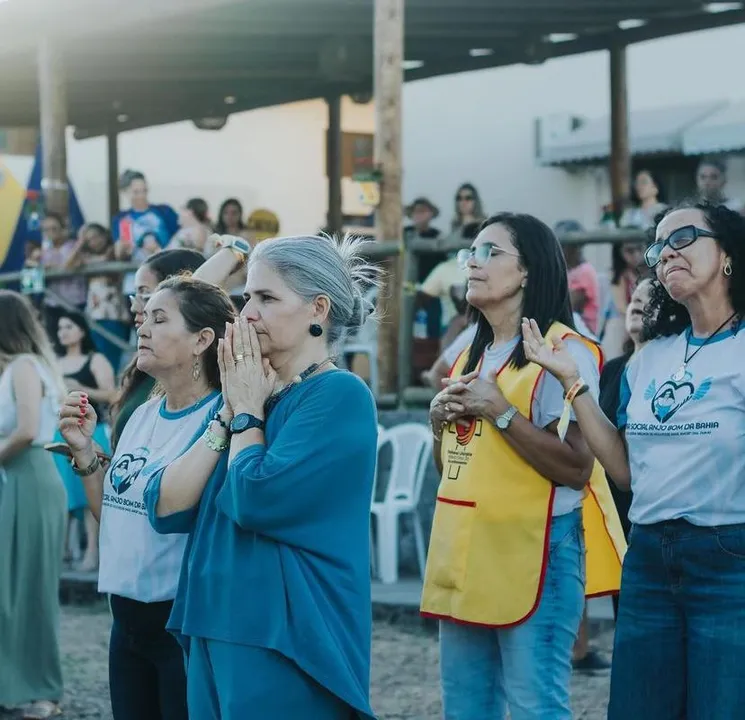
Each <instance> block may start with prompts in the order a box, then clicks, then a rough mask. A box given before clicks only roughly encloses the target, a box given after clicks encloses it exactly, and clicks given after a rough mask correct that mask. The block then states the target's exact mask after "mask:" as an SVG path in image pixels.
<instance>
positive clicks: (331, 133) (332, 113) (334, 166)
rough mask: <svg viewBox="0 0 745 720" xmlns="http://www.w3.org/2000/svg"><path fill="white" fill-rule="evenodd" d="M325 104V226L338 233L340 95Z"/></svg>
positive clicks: (340, 212)
mask: <svg viewBox="0 0 745 720" xmlns="http://www.w3.org/2000/svg"><path fill="white" fill-rule="evenodd" d="M326 105H327V107H328V114H329V117H328V129H327V130H326V176H327V178H328V189H329V198H328V214H327V216H326V226H327V229H328V231H329V232H332V233H339V232H341V230H342V225H343V224H344V218H343V214H342V202H341V200H342V197H341V174H342V157H341V148H342V144H341V134H342V133H341V95H333V96H332V97H329V98H326Z"/></svg>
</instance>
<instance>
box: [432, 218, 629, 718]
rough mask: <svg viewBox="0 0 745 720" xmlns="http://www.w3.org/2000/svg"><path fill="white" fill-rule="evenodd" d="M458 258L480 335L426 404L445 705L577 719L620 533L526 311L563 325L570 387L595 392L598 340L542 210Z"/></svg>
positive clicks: (458, 712) (612, 585)
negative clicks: (580, 650)
mask: <svg viewBox="0 0 745 720" xmlns="http://www.w3.org/2000/svg"><path fill="white" fill-rule="evenodd" d="M459 258H460V261H461V263H462V264H463V265H464V266H465V268H466V272H467V276H468V291H467V295H466V298H467V300H468V303H469V305H470V306H471V311H472V315H473V316H474V318H475V319H476V335H475V338H474V339H473V342H472V344H471V345H470V348H468V349H466V350H465V351H464V352H463V353H461V355H460V357H459V358H458V360H457V361H456V363H455V366H454V367H453V370H452V371H451V374H450V379H449V380H447V381H445V388H444V389H443V390H442V392H440V393H439V394H438V395H437V396H436V397H435V398H434V400H433V401H432V405H431V413H430V417H431V422H432V430H433V433H434V437H435V441H436V442H435V450H434V452H435V461H436V463H437V464H438V467H439V468H440V470H441V472H442V480H441V483H440V487H439V490H438V493H437V505H436V508H435V516H434V522H433V527H432V536H431V541H430V548H429V556H428V560H427V571H426V576H425V583H424V592H423V597H422V612H423V614H425V615H427V616H430V617H435V618H438V619H440V621H441V622H440V667H441V676H442V692H443V704H444V709H445V718H447V719H448V720H451V719H452V720H456V719H457V720H488V719H490V718H494V719H495V720H496V719H497V718H499V719H501V718H503V717H504V716H505V714H506V712H507V710H509V712H510V716H511V717H512V718H513V720H544V718H551V719H552V720H570V718H571V716H572V714H571V707H570V703H569V683H570V678H571V673H572V647H573V645H574V640H575V637H576V635H577V631H578V628H579V623H580V619H581V617H582V612H583V608H584V602H585V593H586V592H587V593H588V594H602V593H609V592H613V591H615V590H617V589H618V586H619V582H620V572H621V568H620V557H621V556H622V554H623V551H624V540H623V533H622V530H621V527H620V523H619V521H618V516H617V514H616V512H615V507H614V506H613V500H612V498H611V496H610V491H609V489H608V485H607V481H606V479H605V476H604V474H603V473H602V470H601V469H600V468H599V467H597V466H596V465H595V463H594V458H593V456H592V453H591V452H590V450H589V449H588V447H587V445H586V444H585V442H584V440H583V438H582V434H581V433H580V431H579V429H578V427H577V425H576V423H575V422H574V421H573V418H572V416H571V414H570V407H569V405H570V403H571V399H572V396H569V397H568V398H566V399H565V397H564V393H563V390H562V387H561V385H560V383H559V382H558V381H557V380H556V379H555V378H554V377H552V376H551V375H549V374H547V373H544V372H543V371H542V369H541V368H540V367H539V366H538V365H535V364H532V363H530V362H528V360H527V359H526V357H525V352H524V350H523V345H522V343H521V342H520V324H521V318H522V317H523V316H525V315H526V314H528V315H533V314H535V315H537V316H538V322H539V324H540V326H541V327H542V328H543V329H544V331H549V330H551V331H552V332H556V333H558V334H560V335H561V336H564V337H566V338H567V347H568V348H569V354H570V356H571V357H572V358H573V360H574V361H575V362H576V363H577V364H578V366H579V367H581V368H582V376H583V377H584V378H585V381H584V382H583V384H582V385H578V386H577V387H575V388H573V389H572V394H573V395H574V396H577V395H581V394H583V393H586V394H590V395H592V396H593V397H597V393H598V380H599V365H600V351H599V350H598V348H597V347H596V345H595V344H594V343H592V342H591V341H589V340H587V339H586V338H583V337H580V336H579V335H578V333H577V331H576V330H575V329H574V325H573V321H572V310H571V307H570V302H569V289H568V285H567V271H566V264H565V262H564V257H563V255H562V252H561V248H560V246H559V243H558V241H557V239H556V237H555V235H554V234H553V233H552V232H551V230H550V228H548V227H547V226H546V225H545V224H544V223H542V222H541V221H540V220H537V219H536V218H534V217H531V216H529V215H516V214H509V213H502V214H499V215H495V216H493V217H490V218H489V219H488V220H486V221H485V222H484V224H483V226H482V228H481V231H480V232H479V233H478V236H477V237H476V239H475V240H474V242H473V244H472V246H471V248H470V250H463V251H461V252H460V253H459ZM588 483H589V484H590V485H591V487H592V490H593V492H592V493H587V492H586V489H587V487H588ZM583 499H584V500H585V502H584V503H583ZM583 505H584V507H583ZM583 515H584V529H583ZM586 544H587V546H588V547H589V548H591V550H592V552H591V553H590V555H589V558H590V560H591V562H590V563H589V564H588V567H587V577H586V573H585V545H586Z"/></svg>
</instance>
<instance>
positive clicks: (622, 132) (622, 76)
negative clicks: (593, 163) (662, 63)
mask: <svg viewBox="0 0 745 720" xmlns="http://www.w3.org/2000/svg"><path fill="white" fill-rule="evenodd" d="M610 106H611V112H610V145H611V151H610V184H611V198H612V203H613V214H614V215H615V217H616V221H618V220H620V219H621V215H623V211H624V210H625V209H626V205H627V202H628V199H629V191H630V188H631V151H630V148H629V104H628V89H627V79H626V46H625V45H623V44H622V43H620V42H616V43H614V44H613V45H611V48H610Z"/></svg>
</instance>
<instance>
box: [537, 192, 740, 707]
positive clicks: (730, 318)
mask: <svg viewBox="0 0 745 720" xmlns="http://www.w3.org/2000/svg"><path fill="white" fill-rule="evenodd" d="M645 258H646V261H647V264H648V265H649V267H650V268H653V270H654V272H655V278H654V279H653V283H652V293H651V300H650V304H649V306H648V308H647V312H646V313H645V314H646V315H647V317H648V319H647V320H646V323H647V325H648V331H649V335H650V337H651V338H653V339H652V340H651V341H650V342H649V343H647V345H645V347H644V348H643V349H641V350H640V351H639V352H638V353H637V355H636V356H635V357H634V358H633V359H632V360H631V361H630V363H629V364H628V367H627V369H626V372H625V375H624V377H623V378H622V382H621V392H620V395H621V401H620V405H619V411H618V427H619V429H616V427H615V426H614V425H613V424H612V423H611V422H610V421H609V420H608V419H607V418H606V417H605V416H604V414H603V412H602V411H601V410H600V408H599V407H598V405H597V403H596V401H595V399H594V398H593V397H591V396H589V395H587V396H585V397H580V398H578V399H577V400H576V401H575V403H574V411H575V413H576V416H577V421H578V423H579V426H580V428H581V429H582V433H583V434H584V436H585V438H586V440H587V442H588V444H589V445H590V447H591V449H592V451H593V452H594V453H595V455H596V456H597V458H598V460H600V462H601V463H602V465H603V466H604V467H605V469H606V470H607V472H608V474H609V475H610V476H611V477H612V478H613V480H614V481H615V482H616V484H617V485H618V486H619V487H620V488H622V489H628V488H629V487H630V488H631V489H632V490H633V499H632V502H631V509H630V511H629V519H630V521H631V522H632V523H633V527H632V530H631V534H630V544H629V552H628V554H627V556H626V560H625V563H624V569H623V580H622V585H621V597H620V604H619V612H618V624H617V627H616V635H615V649H614V652H613V674H612V678H611V698H610V708H609V713H608V717H609V718H610V720H627V719H628V718H634V720H667V719H668V718H669V719H670V720H673V719H675V718H681V717H685V718H688V720H705V719H708V718H736V717H741V716H742V713H743V708H744V707H745V662H744V661H745V453H744V452H743V448H744V447H745V362H743V357H745V323H743V318H744V317H745V218H743V217H742V216H741V215H740V214H739V213H736V212H734V211H732V210H729V209H728V208H727V207H725V206H724V205H709V204H705V203H699V204H696V205H694V206H689V207H680V208H676V209H674V210H671V211H670V212H668V213H667V215H666V216H665V217H664V218H663V219H662V220H661V221H660V223H659V224H658V225H657V228H656V240H655V242H654V243H653V244H652V245H650V247H649V248H648V249H647V251H646V255H645ZM523 334H524V338H525V343H524V344H525V349H526V354H527V356H528V357H529V358H530V359H531V360H532V361H533V362H537V363H539V364H540V365H542V366H543V367H544V368H546V369H547V370H549V371H550V372H551V373H552V374H553V375H554V376H555V377H556V378H558V379H559V380H560V381H561V383H562V385H563V386H564V387H569V386H571V384H572V383H574V382H575V381H576V379H577V377H579V376H580V375H582V369H581V368H578V367H577V365H576V363H575V362H574V360H573V359H572V357H571V354H570V353H568V352H567V350H566V348H564V346H563V345H562V344H561V343H555V344H554V347H553V349H552V348H551V347H550V346H549V345H547V344H545V343H544V342H543V339H542V337H541V334H540V331H539V330H538V328H537V327H536V326H535V324H534V323H530V324H528V323H527V322H525V323H524V324H523Z"/></svg>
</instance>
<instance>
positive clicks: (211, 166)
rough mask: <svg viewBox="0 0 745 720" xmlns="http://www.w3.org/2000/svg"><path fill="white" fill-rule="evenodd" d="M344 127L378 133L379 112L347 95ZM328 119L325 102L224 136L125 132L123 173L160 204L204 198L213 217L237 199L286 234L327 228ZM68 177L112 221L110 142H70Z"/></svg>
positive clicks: (267, 114) (248, 123) (186, 127)
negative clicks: (270, 214)
mask: <svg viewBox="0 0 745 720" xmlns="http://www.w3.org/2000/svg"><path fill="white" fill-rule="evenodd" d="M342 118H343V122H342V127H343V129H344V130H345V131H347V132H372V130H373V113H372V110H371V108H369V107H367V106H359V105H355V104H354V103H352V102H351V101H350V100H348V99H346V98H345V102H344V104H343V107H342ZM327 126H328V116H327V109H326V104H325V102H323V101H321V100H317V101H311V102H303V103H295V104H292V105H284V106H280V107H275V108H266V109H262V110H255V111H252V112H246V113H240V114H236V115H233V116H231V117H230V119H229V120H228V123H227V125H226V126H225V128H224V129H223V130H221V131H218V132H208V131H202V130H197V129H196V128H195V127H194V125H193V124H192V123H190V122H182V123H176V124H173V125H164V126H161V127H155V128H149V129H145V130H136V131H132V132H128V133H123V134H122V135H121V136H120V137H119V163H120V169H121V170H124V169H126V168H132V169H135V170H140V171H142V172H144V173H145V175H146V177H147V179H148V183H149V185H150V188H151V191H150V196H151V200H152V201H153V202H156V203H158V202H162V203H169V204H171V205H173V206H174V207H175V208H179V207H181V206H182V205H183V204H184V203H185V202H186V200H188V199H189V198H190V197H195V196H199V197H203V198H204V199H205V200H207V202H208V203H209V205H210V208H211V210H212V213H213V216H214V215H216V214H217V210H218V207H219V205H220V203H221V202H222V201H223V200H224V199H225V198H228V197H237V198H238V199H239V200H240V201H241V202H242V203H243V206H244V209H245V210H246V212H247V213H248V212H250V211H251V210H253V209H255V208H257V207H267V208H269V209H270V210H273V211H274V212H276V213H277V215H278V216H279V218H280V223H281V231H282V232H283V233H287V234H293V233H300V232H308V231H315V230H317V229H318V228H320V227H322V226H323V225H325V223H326V206H327V198H328V187H327V185H326V178H325V172H326V167H325V163H326V160H325V153H326V135H325V132H326V128H327ZM68 167H69V174H70V177H71V178H72V182H73V184H74V186H75V190H76V192H77V194H78V197H79V199H80V202H81V204H82V206H83V210H84V212H85V215H86V218H87V219H89V220H98V221H100V222H105V223H107V224H108V220H107V215H108V201H107V188H106V141H105V139H103V138H94V139H91V140H82V141H76V140H74V139H73V138H72V137H71V136H70V137H68Z"/></svg>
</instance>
